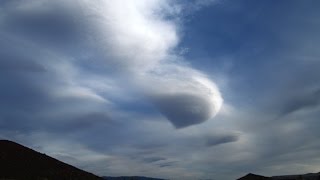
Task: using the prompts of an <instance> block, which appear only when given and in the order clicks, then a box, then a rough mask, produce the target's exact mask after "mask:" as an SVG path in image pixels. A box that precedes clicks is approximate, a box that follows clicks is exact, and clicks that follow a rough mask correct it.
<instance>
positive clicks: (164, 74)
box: [84, 0, 223, 128]
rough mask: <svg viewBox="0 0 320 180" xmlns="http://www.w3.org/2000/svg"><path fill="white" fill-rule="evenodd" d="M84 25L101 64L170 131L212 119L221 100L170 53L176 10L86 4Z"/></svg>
mask: <svg viewBox="0 0 320 180" xmlns="http://www.w3.org/2000/svg"><path fill="white" fill-rule="evenodd" d="M84 6H86V7H88V8H85V9H86V10H87V11H86V13H85V14H86V15H87V17H88V19H87V20H88V21H89V22H92V24H93V26H94V28H93V29H94V33H97V36H96V37H97V41H96V43H97V44H98V46H99V47H100V48H101V51H103V53H104V58H105V62H106V63H107V64H108V65H110V66H114V68H115V69H116V70H117V71H119V72H121V74H125V76H126V78H127V79H128V78H129V79H130V81H131V83H132V85H133V86H135V87H137V88H138V89H140V91H141V92H142V93H143V94H145V95H146V97H148V99H149V100H150V101H151V102H152V103H154V105H155V106H156V107H157V108H158V109H159V111H160V112H162V113H163V114H164V115H165V116H166V117H167V118H168V120H170V121H171V122H172V123H173V124H174V125H175V127H177V128H180V127H186V126H189V125H192V124H198V123H201V122H203V121H206V120H208V119H210V118H212V117H214V116H215V115H216V114H217V112H218V111H219V109H220V107H221V104H222V102H223V99H222V97H221V94H220V92H219V89H218V88H217V86H216V85H215V83H214V82H212V81H211V80H210V79H208V78H207V77H206V76H205V75H204V74H202V73H200V72H198V71H197V70H194V69H192V68H191V67H188V66H185V65H183V62H182V61H183V60H181V57H178V55H176V53H175V48H176V46H177V45H178V42H179V35H178V32H179V26H178V25H177V24H178V23H177V22H175V20H173V18H169V16H170V15H173V14H174V15H177V14H178V13H179V9H178V8H176V6H172V2H170V1H160V0H137V1H127V0H120V1H98V2H97V1H95V2H92V1H90V2H89V1H86V2H85V3H84Z"/></svg>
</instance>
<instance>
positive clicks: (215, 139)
mask: <svg viewBox="0 0 320 180" xmlns="http://www.w3.org/2000/svg"><path fill="white" fill-rule="evenodd" d="M238 140H239V136H238V135H235V134H231V135H220V136H211V137H208V138H207V141H206V145H207V146H209V147H210V146H216V145H219V144H225V143H230V142H236V141H238Z"/></svg>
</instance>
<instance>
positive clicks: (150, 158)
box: [142, 157, 166, 163]
mask: <svg viewBox="0 0 320 180" xmlns="http://www.w3.org/2000/svg"><path fill="white" fill-rule="evenodd" d="M164 160H166V158H164V157H148V158H143V159H142V161H144V162H147V163H154V162H158V161H164Z"/></svg>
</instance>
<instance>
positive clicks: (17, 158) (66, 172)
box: [0, 140, 102, 180]
mask: <svg viewBox="0 0 320 180" xmlns="http://www.w3.org/2000/svg"><path fill="white" fill-rule="evenodd" d="M0 179H10V180H20V179H23V180H29V179H30V180H31V179H32V180H102V178H100V177H98V176H96V175H94V174H91V173H88V172H85V171H83V170H80V169H78V168H76V167H73V166H71V165H68V164H66V163H63V162H61V161H58V160H57V159H54V158H52V157H49V156H47V155H45V154H41V153H39V152H36V151H34V150H32V149H30V148H27V147H25V146H22V145H20V144H17V143H15V142H12V141H8V140H0Z"/></svg>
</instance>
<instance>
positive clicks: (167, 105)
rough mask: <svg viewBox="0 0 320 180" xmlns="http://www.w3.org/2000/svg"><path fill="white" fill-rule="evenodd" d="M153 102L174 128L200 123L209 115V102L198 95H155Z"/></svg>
mask: <svg viewBox="0 0 320 180" xmlns="http://www.w3.org/2000/svg"><path fill="white" fill-rule="evenodd" d="M154 104H155V105H156V106H157V107H158V108H159V109H160V111H161V112H162V113H163V114H164V115H165V116H166V117H167V118H168V120H170V122H171V123H172V124H173V125H174V126H175V127H176V128H183V127H187V126H190V125H194V124H199V123H202V122H204V121H206V120H208V119H209V118H210V117H211V112H212V109H211V108H215V107H212V105H211V103H210V102H209V101H208V100H207V99H205V98H204V97H202V96H200V95H191V94H175V95H167V96H159V97H155V99H154Z"/></svg>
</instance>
